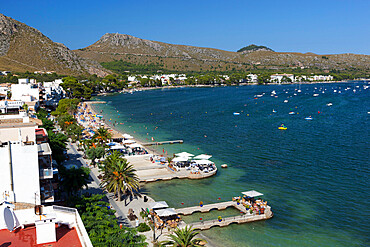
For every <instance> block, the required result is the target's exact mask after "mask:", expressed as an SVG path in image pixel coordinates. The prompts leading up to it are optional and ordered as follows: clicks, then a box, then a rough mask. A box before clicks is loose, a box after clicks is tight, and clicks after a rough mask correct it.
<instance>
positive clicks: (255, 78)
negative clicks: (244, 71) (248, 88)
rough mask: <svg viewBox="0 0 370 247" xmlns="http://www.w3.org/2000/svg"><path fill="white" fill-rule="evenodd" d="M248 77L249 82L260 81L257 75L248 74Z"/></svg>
mask: <svg viewBox="0 0 370 247" xmlns="http://www.w3.org/2000/svg"><path fill="white" fill-rule="evenodd" d="M247 77H248V81H250V82H257V81H258V75H256V74H248V75H247Z"/></svg>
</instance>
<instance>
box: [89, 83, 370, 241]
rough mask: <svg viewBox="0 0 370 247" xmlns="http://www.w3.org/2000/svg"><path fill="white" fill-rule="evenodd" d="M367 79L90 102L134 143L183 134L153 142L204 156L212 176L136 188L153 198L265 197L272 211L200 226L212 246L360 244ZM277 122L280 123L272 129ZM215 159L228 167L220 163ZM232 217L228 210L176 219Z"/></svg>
mask: <svg viewBox="0 0 370 247" xmlns="http://www.w3.org/2000/svg"><path fill="white" fill-rule="evenodd" d="M367 85H368V84H364V83H359V82H352V83H342V84H315V85H302V86H301V90H302V92H301V93H298V92H297V89H299V86H298V85H273V86H244V87H224V88H180V89H171V90H154V91H146V92H135V93H134V94H132V95H131V94H125V95H123V94H117V95H112V96H106V97H99V98H98V99H101V100H104V101H106V102H107V104H106V105H103V104H97V105H95V109H96V110H98V111H100V110H103V113H102V114H103V115H104V117H105V118H106V119H107V120H110V121H111V122H114V121H116V122H117V128H118V129H120V130H123V131H125V132H127V133H130V134H132V135H134V136H135V137H137V138H138V139H140V140H142V141H146V140H148V141H150V139H151V138H152V137H153V138H154V139H155V140H156V141H164V140H176V139H183V140H184V144H183V145H165V146H160V147H159V148H158V150H159V151H160V152H163V150H162V148H164V149H165V152H168V154H169V155H172V153H175V152H181V151H187V152H190V153H193V154H195V155H198V154H201V153H206V154H211V155H213V157H212V158H211V160H213V161H214V162H215V163H216V165H217V166H218V168H219V172H218V173H217V175H216V176H214V177H212V178H208V179H204V180H196V181H193V180H173V181H167V182H157V183H150V184H147V185H145V188H144V189H145V190H146V191H147V192H148V194H149V195H150V196H151V197H153V198H154V199H155V200H165V201H167V203H168V204H169V205H170V207H175V208H179V207H185V206H194V205H198V204H199V202H200V201H203V202H204V203H214V202H219V201H226V200H230V199H231V197H232V196H238V195H240V192H242V191H246V190H252V189H253V190H257V191H259V192H262V193H263V194H264V196H263V199H265V200H267V201H268V203H269V205H271V206H272V210H273V212H274V217H273V218H272V219H270V220H267V221H263V222H255V223H250V224H243V225H231V226H228V227H225V228H218V227H216V228H212V229H210V230H208V231H204V232H202V233H203V234H204V235H206V236H207V237H209V238H210V239H212V240H213V242H215V243H217V244H218V245H219V246H232V247H233V246H366V245H367V246H368V245H369V244H370V227H369V219H370V202H369V201H370V200H369V197H370V191H369V190H370V189H369V188H370V187H369V175H370V167H369V165H370V162H369V158H370V146H369V140H370V135H369V123H370V122H369V118H370V114H369V113H368V112H370V88H367V89H366V86H367ZM346 89H347V90H346ZM354 89H355V92H354ZM273 90H275V91H276V95H277V96H278V97H277V98H276V97H272V96H271V92H272V91H273ZM335 90H336V92H335ZM339 92H340V93H339ZM294 93H296V94H297V95H294ZM314 94H318V96H317V97H314V96H313V95H314ZM257 95H263V96H262V97H256V96H257ZM284 100H288V102H287V103H284ZM328 103H332V104H333V105H332V106H327V104H328ZM273 110H275V111H276V113H273ZM291 111H293V112H295V113H296V114H295V115H289V112H291ZM234 112H239V113H240V115H238V116H237V115H234V114H233V113H234ZM308 116H312V118H313V120H311V121H309V120H305V118H306V117H308ZM281 124H285V126H286V127H287V128H288V129H287V130H278V126H280V125H281ZM224 163H226V164H228V165H229V168H227V169H221V168H220V166H221V164H224ZM219 198H221V199H219ZM238 214H239V212H237V211H235V210H232V209H228V210H226V211H224V212H222V211H212V212H211V213H209V214H201V213H198V214H194V215H192V216H188V217H184V219H185V221H187V222H194V221H197V220H199V218H203V219H205V220H208V219H216V218H217V216H219V215H221V216H222V217H227V216H234V215H238Z"/></svg>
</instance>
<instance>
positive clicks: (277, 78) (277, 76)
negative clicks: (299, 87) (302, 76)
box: [270, 74, 295, 83]
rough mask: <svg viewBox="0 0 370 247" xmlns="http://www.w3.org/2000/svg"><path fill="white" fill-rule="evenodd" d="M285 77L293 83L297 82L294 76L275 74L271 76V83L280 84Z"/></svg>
mask: <svg viewBox="0 0 370 247" xmlns="http://www.w3.org/2000/svg"><path fill="white" fill-rule="evenodd" d="M284 77H287V78H289V79H290V80H291V81H292V82H294V81H295V79H294V75H293V74H274V75H271V76H270V81H271V82H278V83H281V80H282V79H283V78H284Z"/></svg>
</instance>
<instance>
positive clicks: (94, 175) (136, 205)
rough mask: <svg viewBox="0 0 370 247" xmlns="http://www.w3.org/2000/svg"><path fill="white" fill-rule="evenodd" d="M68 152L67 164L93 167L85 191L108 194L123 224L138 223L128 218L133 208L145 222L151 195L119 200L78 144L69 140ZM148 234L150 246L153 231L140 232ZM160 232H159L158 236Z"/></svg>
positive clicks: (108, 198)
mask: <svg viewBox="0 0 370 247" xmlns="http://www.w3.org/2000/svg"><path fill="white" fill-rule="evenodd" d="M67 154H68V156H69V160H67V161H66V162H65V164H66V165H76V166H77V167H81V166H84V167H89V168H90V169H91V172H90V176H91V181H90V183H89V184H88V189H87V190H84V191H83V193H90V194H103V195H106V198H107V200H108V202H109V203H110V205H111V206H112V207H113V209H114V210H115V211H116V217H117V219H118V223H120V224H123V225H124V226H126V227H134V226H135V225H136V223H135V221H130V220H128V218H127V215H128V210H129V209H133V211H134V213H135V215H136V216H137V217H138V220H139V223H142V222H144V220H143V219H142V218H141V217H140V211H141V209H142V208H143V209H146V208H149V203H150V202H154V200H153V199H152V198H150V197H147V199H148V201H147V202H144V198H143V197H136V196H135V197H133V198H126V200H125V199H124V200H122V201H117V200H116V198H115V196H114V195H113V193H107V192H106V191H104V190H103V189H102V188H101V187H100V186H99V184H100V180H99V178H98V176H99V170H98V168H93V167H90V166H89V165H88V164H87V161H86V160H85V159H84V158H83V152H82V151H77V147H76V144H74V143H71V142H68V143H67ZM140 234H143V235H145V236H146V238H147V243H148V244H149V245H148V247H152V246H153V243H152V240H153V232H152V231H148V232H144V233H140ZM158 234H159V232H157V236H158ZM167 235H168V233H167V232H166V233H163V234H161V235H160V237H159V241H163V240H165V239H166V236H167Z"/></svg>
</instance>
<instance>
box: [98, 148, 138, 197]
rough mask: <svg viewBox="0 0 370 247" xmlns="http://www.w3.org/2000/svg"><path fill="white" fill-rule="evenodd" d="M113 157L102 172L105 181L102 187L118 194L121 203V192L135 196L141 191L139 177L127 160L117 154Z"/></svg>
mask: <svg viewBox="0 0 370 247" xmlns="http://www.w3.org/2000/svg"><path fill="white" fill-rule="evenodd" d="M113 155H114V156H113V157H112V158H110V159H108V160H107V161H106V162H105V166H104V168H103V170H102V172H103V178H102V180H103V181H102V182H101V184H100V186H102V187H104V188H105V189H106V190H108V191H109V192H113V193H114V194H117V195H118V200H119V201H121V192H123V193H130V194H134V193H135V192H138V191H139V177H138V176H137V175H136V173H135V172H136V170H135V169H134V167H133V166H132V165H130V163H129V162H127V160H126V159H123V158H119V157H117V154H113ZM111 156H112V155H111ZM109 157H110V156H109Z"/></svg>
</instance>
